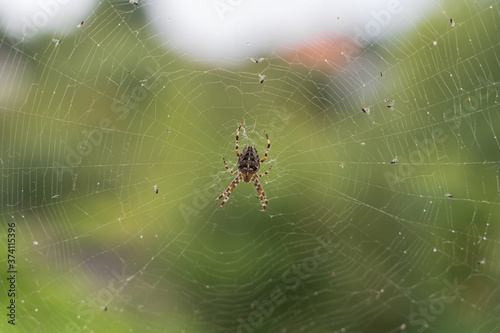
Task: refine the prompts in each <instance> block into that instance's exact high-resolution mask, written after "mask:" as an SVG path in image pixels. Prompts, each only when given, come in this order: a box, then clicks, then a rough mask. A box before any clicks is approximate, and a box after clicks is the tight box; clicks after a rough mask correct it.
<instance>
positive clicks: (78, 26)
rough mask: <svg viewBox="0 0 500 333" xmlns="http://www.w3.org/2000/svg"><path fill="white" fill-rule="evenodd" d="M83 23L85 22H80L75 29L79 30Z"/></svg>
mask: <svg viewBox="0 0 500 333" xmlns="http://www.w3.org/2000/svg"><path fill="white" fill-rule="evenodd" d="M84 23H85V22H84V21H82V22H80V24H79V25H77V26H76V27H77V28H80V27H81V26H82V25H83V24H84Z"/></svg>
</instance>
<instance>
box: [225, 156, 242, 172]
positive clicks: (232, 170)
mask: <svg viewBox="0 0 500 333" xmlns="http://www.w3.org/2000/svg"><path fill="white" fill-rule="evenodd" d="M222 162H224V166H225V167H226V169H227V171H229V172H231V173H232V174H233V175H237V174H238V172H237V171H233V170H231V169H229V168H228V167H227V164H226V160H225V159H224V157H223V158H222Z"/></svg>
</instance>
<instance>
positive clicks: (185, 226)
mask: <svg viewBox="0 0 500 333" xmlns="http://www.w3.org/2000/svg"><path fill="white" fill-rule="evenodd" d="M441 6H442V8H446V10H447V12H448V15H449V16H452V17H454V18H456V19H455V20H456V22H457V25H456V26H455V27H454V28H453V29H454V30H453V31H452V30H451V27H450V25H449V22H447V19H446V18H444V16H443V14H442V12H441V11H439V10H438V7H436V8H434V10H433V11H432V13H431V15H430V16H429V17H426V18H425V19H422V20H420V21H419V23H418V24H415V25H414V27H413V28H412V29H409V31H404V32H393V33H392V34H391V35H390V36H386V37H384V38H380V39H379V40H377V41H372V43H368V44H367V45H365V48H364V49H363V50H362V52H360V53H359V54H354V57H353V60H354V61H353V62H351V63H345V64H344V65H345V66H344V67H343V69H344V70H343V71H338V72H337V71H330V70H327V69H325V67H321V66H315V67H312V68H311V67H307V66H304V65H303V64H301V63H300V62H297V63H291V62H290V61H288V60H284V58H282V57H281V56H280V54H279V51H275V53H273V54H271V55H269V56H266V63H263V64H259V65H262V66H263V68H264V69H265V73H266V82H265V83H264V84H262V85H261V84H259V83H258V80H257V74H259V73H260V71H262V68H257V69H256V67H255V66H256V64H253V63H251V62H250V61H248V63H245V64H244V65H241V64H239V65H235V66H233V67H231V68H229V69H224V68H221V67H211V66H209V65H203V64H201V63H199V62H195V63H193V62H191V61H190V60H189V57H187V56H186V55H182V54H178V53H176V52H174V51H171V50H168V46H167V49H165V46H163V47H162V46H160V45H159V43H160V41H159V40H158V39H156V38H150V37H151V36H152V35H154V31H152V30H151V28H150V27H149V26H148V24H147V22H146V17H145V16H143V14H141V12H140V10H136V11H130V10H129V9H127V10H125V9H123V7H121V6H116V5H113V4H110V3H103V4H101V6H100V8H99V9H98V10H97V11H96V12H95V13H94V14H95V19H93V20H92V21H90V22H88V23H86V25H85V26H84V30H83V31H82V32H79V33H77V34H75V35H73V36H70V37H68V38H65V39H64V40H63V42H62V43H61V44H60V45H59V46H58V47H54V45H53V43H51V42H50V40H51V38H52V36H39V37H37V40H32V41H29V42H26V43H25V44H21V45H12V43H10V42H9V39H8V38H7V37H6V36H4V37H2V39H0V41H1V44H0V46H1V49H0V51H2V54H3V56H2V57H4V58H5V59H6V60H8V61H11V62H13V63H14V65H15V67H16V69H17V70H16V71H13V72H10V74H9V75H6V74H4V76H5V77H7V78H10V79H14V78H16V79H17V81H16V80H13V82H18V83H16V84H17V85H15V86H13V87H12V94H10V96H11V98H10V99H9V100H8V102H7V103H5V105H0V107H1V110H2V113H1V114H2V155H1V156H0V157H1V159H2V194H1V195H2V209H3V211H2V215H1V216H2V219H3V220H4V226H5V225H6V224H7V223H9V222H12V221H15V222H16V225H17V227H16V249H17V250H16V251H17V252H16V258H17V259H16V260H17V264H18V271H19V273H18V281H17V291H18V296H17V297H16V300H17V303H16V304H17V320H18V322H17V325H16V327H15V329H14V330H16V331H22V332H32V331H39V332H62V331H68V332H69V331H74V332H91V331H93V332H109V331H116V332H124V331H140V332H143V331H158V332H159V331H165V332H180V331H184V332H211V331H224V332H235V331H236V332H243V331H245V328H242V327H243V326H242V324H241V323H242V322H245V323H246V324H247V325H249V326H247V327H250V329H247V331H255V332H299V331H304V332H357V331H365V332H396V331H398V329H402V328H404V329H405V330H406V331H409V332H420V331H421V329H422V328H424V326H423V323H424V322H425V323H427V325H428V327H426V330H427V331H432V332H473V331H476V332H492V331H495V330H498V326H499V323H498V318H500V316H499V313H498V307H497V304H498V303H499V298H500V293H499V292H498V286H499V280H500V279H499V277H500V276H499V274H498V267H499V266H498V264H499V257H498V252H499V251H498V244H499V243H498V242H499V239H500V238H499V236H500V235H499V229H498V219H499V218H500V208H499V201H498V195H499V186H498V166H499V158H498V152H499V144H498V140H497V138H496V137H495V133H497V132H498V131H499V129H500V121H499V120H500V119H499V113H498V93H497V88H496V85H495V83H496V82H499V81H500V70H499V68H498V54H499V53H500V43H499V42H500V39H499V36H498V33H497V31H496V22H498V19H499V12H498V9H497V8H496V7H494V6H493V8H490V4H489V3H487V2H483V1H478V2H477V3H475V4H470V3H469V2H466V1H460V2H458V3H457V2H451V1H448V2H442V3H441ZM439 8H441V7H439ZM465 13H466V14H465ZM123 22H125V23H126V24H123ZM120 23H121V24H120ZM119 24H120V25H119ZM435 40H436V41H437V44H436V45H433V41H435ZM250 56H254V55H250ZM368 68H370V69H373V68H381V70H382V71H383V73H384V74H383V77H379V75H378V72H374V73H369V75H368V76H367V77H368V78H367V80H364V76H365V75H367V74H366V73H363V72H364V70H366V69H368ZM381 80H383V81H381ZM381 82H383V83H381ZM384 98H390V99H391V100H395V101H396V104H395V108H394V110H388V109H387V107H386V104H387V103H384V102H383V99H384ZM366 106H369V107H370V110H371V112H370V115H366V114H363V113H362V112H361V111H360V109H361V108H362V107H366ZM242 120H244V121H245V126H244V128H243V131H242V138H241V146H242V147H244V146H245V145H250V144H251V145H255V146H256V147H257V149H258V150H259V151H260V152H261V153H262V152H263V149H264V147H265V145H266V141H265V137H264V135H263V131H264V130H266V131H267V132H268V133H269V136H270V138H271V143H272V147H271V151H270V155H269V159H268V161H266V163H265V164H264V165H263V167H262V168H263V169H264V170H266V169H267V168H268V167H269V166H270V165H273V169H272V171H271V173H270V174H269V175H267V176H265V177H264V178H263V179H264V181H263V186H264V188H265V190H266V193H267V196H268V198H269V201H270V205H269V207H268V211H267V212H266V213H261V212H259V206H258V200H257V199H256V198H255V191H254V189H253V188H252V187H251V186H247V185H243V184H242V185H240V186H239V187H238V188H237V190H235V192H234V193H233V195H232V196H231V200H229V201H228V203H227V204H226V207H225V209H224V210H220V209H219V207H218V203H216V202H215V201H214V199H215V198H216V197H217V196H218V194H219V193H221V192H222V191H223V190H224V188H225V187H226V186H227V185H228V184H229V183H230V181H231V179H232V176H231V175H230V174H229V173H227V172H226V171H225V169H224V167H223V164H222V161H221V157H225V158H226V160H227V161H228V162H229V164H230V166H231V167H232V168H234V167H235V162H236V158H235V155H234V135H235V132H236V129H237V125H238V123H239V122H240V121H242ZM361 142H364V143H365V145H362V144H361ZM395 156H397V158H398V160H399V162H398V163H396V164H391V163H390V162H391V160H392V159H393V158H394V157H395ZM341 165H343V167H342V166H341ZM264 170H263V171H264ZM153 185H158V188H159V194H158V195H157V194H155V193H154V190H153ZM445 193H451V194H452V195H453V198H448V197H446V196H445ZM4 230H5V232H7V228H6V227H5V228H4ZM0 243H1V244H0V245H1V247H0V248H6V245H5V237H4V238H3V239H2V240H1V241H0ZM320 252H321V253H323V255H322V256H319V255H318V253H320ZM5 257H6V256H5ZM483 259H484V260H485V261H484V264H478V262H479V261H481V260H483ZM0 260H2V261H3V262H4V263H5V265H6V262H7V261H6V258H4V257H0ZM2 285H3V286H4V289H5V290H7V289H8V285H7V284H6V282H5V279H2ZM450 285H451V286H452V287H449V286H450ZM3 294H4V295H6V292H4V293H3ZM2 299H4V300H6V299H7V297H6V296H3V298H2ZM278 303H279V304H278ZM2 304H4V302H2ZM270 304H271V305H270ZM441 305H443V308H442V309H441V308H440V306H441ZM433 306H434V307H435V308H432V307H433ZM104 309H106V310H104ZM422 309H423V310H422ZM426 309H431V310H429V311H432V309H434V311H435V313H434V315H432V316H431V317H427V319H426V320H425V321H422V320H423V318H425V316H424V315H423V314H422V311H426ZM4 312H6V310H4ZM436 313H438V315H435V314H436ZM431 314H432V313H431ZM431 318H432V320H431ZM261 320H262V321H261ZM252 323H253V326H252ZM0 329H1V330H2V331H9V330H11V329H12V327H11V326H10V325H8V324H7V323H6V320H5V316H4V319H3V320H2V321H0ZM14 330H12V331H14Z"/></svg>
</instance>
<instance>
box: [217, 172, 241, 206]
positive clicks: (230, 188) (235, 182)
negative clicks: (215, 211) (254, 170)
mask: <svg viewBox="0 0 500 333" xmlns="http://www.w3.org/2000/svg"><path fill="white" fill-rule="evenodd" d="M240 181H241V174H239V175H238V176H236V178H234V179H233V181H232V182H231V184H229V186H228V187H227V188H226V190H225V191H224V192H222V194H221V195H219V197H218V198H217V199H215V200H219V199H220V198H222V197H224V200H222V202H221V204H220V208H222V209H224V204H225V203H226V201H228V200H229V196H230V195H231V192H232V191H233V190H234V189H235V187H236V186H238V184H239V183H240Z"/></svg>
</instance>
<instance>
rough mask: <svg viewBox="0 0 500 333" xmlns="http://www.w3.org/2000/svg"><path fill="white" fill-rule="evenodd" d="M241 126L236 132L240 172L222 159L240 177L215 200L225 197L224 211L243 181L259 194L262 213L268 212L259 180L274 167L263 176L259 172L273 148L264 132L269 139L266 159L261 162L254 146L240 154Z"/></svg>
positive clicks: (223, 201) (221, 206) (223, 202)
mask: <svg viewBox="0 0 500 333" xmlns="http://www.w3.org/2000/svg"><path fill="white" fill-rule="evenodd" d="M241 125H243V122H241V123H240V126H239V127H238V131H237V132H236V156H238V163H237V167H238V171H233V170H231V169H229V168H228V167H227V164H226V160H225V159H224V157H223V158H222V161H223V162H224V166H225V167H226V169H227V170H228V171H229V172H231V173H232V174H233V175H238V176H236V178H234V180H233V181H232V182H231V184H229V186H228V187H227V188H226V190H225V191H224V192H222V194H221V195H219V197H218V198H217V199H215V200H219V199H220V198H222V197H224V200H222V203H221V204H220V208H222V209H224V204H225V203H226V201H228V200H229V196H230V195H231V192H232V191H233V190H234V188H235V187H236V186H238V184H239V183H240V181H243V182H244V183H253V186H254V187H255V189H256V190H257V193H258V194H259V198H260V204H261V206H262V210H261V211H262V212H263V211H265V210H266V206H267V205H268V202H267V197H266V193H265V192H264V189H263V188H262V185H261V184H260V182H259V178H260V177H262V176H264V175H267V174H268V173H269V171H271V168H272V167H273V166H272V165H271V166H270V167H269V169H268V170H267V171H266V172H264V173H263V174H261V175H259V174H258V173H257V172H258V171H259V169H260V165H261V164H262V163H264V161H265V160H266V158H267V153H268V152H269V148H271V141H269V136H267V133H266V131H264V134H266V138H267V150H266V154H265V155H264V158H263V159H261V160H259V154H258V153H257V149H255V148H254V147H253V146H248V147H245V149H243V152H242V153H241V154H240V152H239V151H238V136H239V135H240V129H241Z"/></svg>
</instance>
